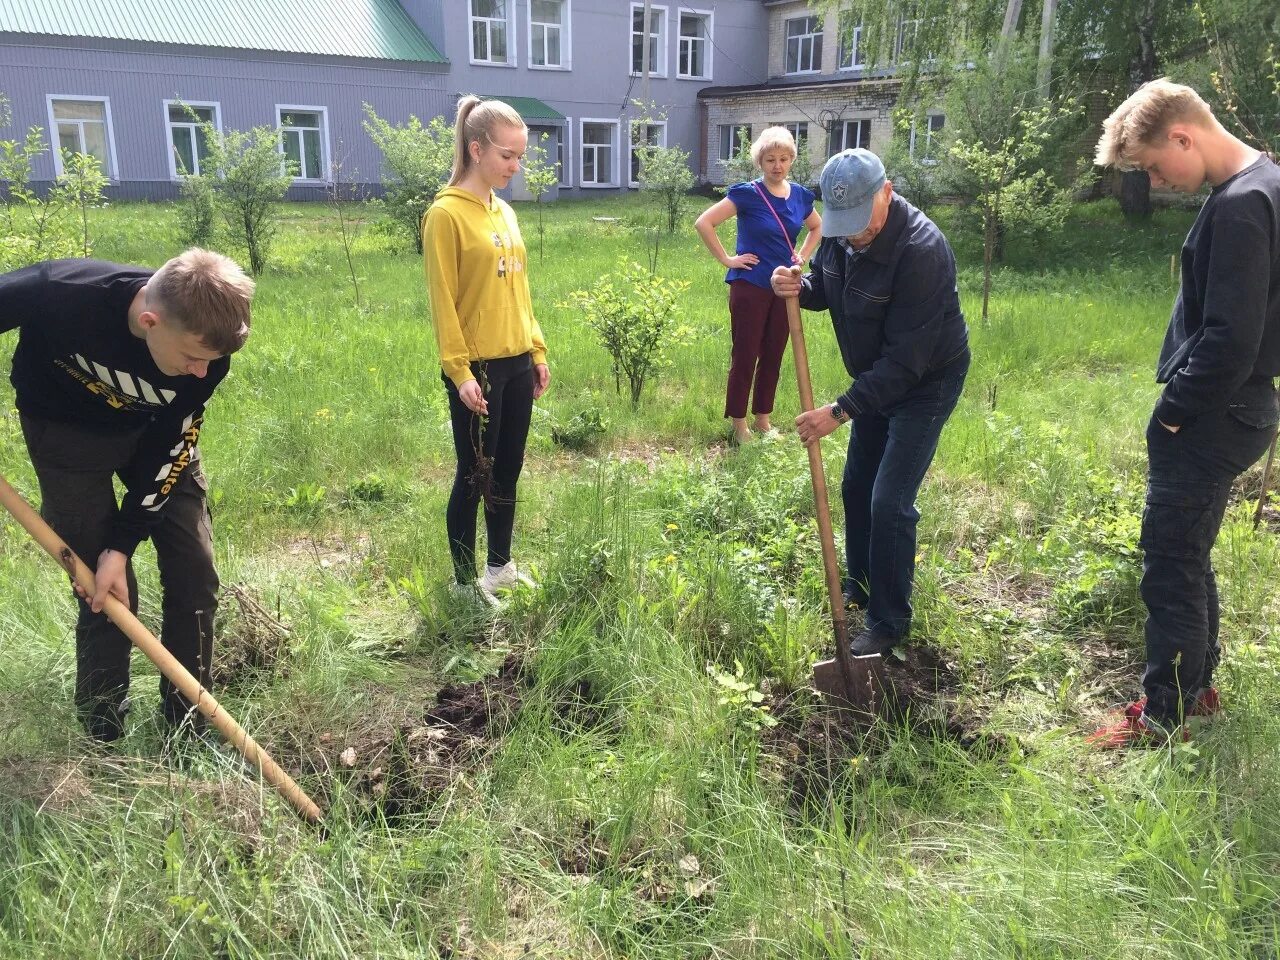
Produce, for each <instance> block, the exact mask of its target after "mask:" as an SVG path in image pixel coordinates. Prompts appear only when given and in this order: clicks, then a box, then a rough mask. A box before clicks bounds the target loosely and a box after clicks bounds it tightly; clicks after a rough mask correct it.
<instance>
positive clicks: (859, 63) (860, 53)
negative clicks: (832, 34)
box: [836, 9, 867, 70]
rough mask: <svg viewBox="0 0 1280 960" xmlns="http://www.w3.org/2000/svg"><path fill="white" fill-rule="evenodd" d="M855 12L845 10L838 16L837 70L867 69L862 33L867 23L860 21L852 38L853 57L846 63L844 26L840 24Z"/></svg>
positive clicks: (854, 29) (851, 49) (851, 51)
mask: <svg viewBox="0 0 1280 960" xmlns="http://www.w3.org/2000/svg"><path fill="white" fill-rule="evenodd" d="M853 14H854V11H852V10H849V9H845V10H841V11H840V12H839V14H838V15H837V16H836V69H837V70H865V69H866V68H867V55H866V51H865V50H863V48H862V33H863V28H864V27H865V26H866V24H865V23H863V22H862V21H859V22H858V24H857V25H856V26H855V27H854V28H853V36H852V37H851V38H850V40H849V42H850V50H849V51H848V52H849V53H850V54H851V56H850V58H849V62H848V63H845V62H844V54H845V52H846V51H845V48H844V25H843V24H841V23H840V21H841V20H843V19H844V18H845V17H851V16H853Z"/></svg>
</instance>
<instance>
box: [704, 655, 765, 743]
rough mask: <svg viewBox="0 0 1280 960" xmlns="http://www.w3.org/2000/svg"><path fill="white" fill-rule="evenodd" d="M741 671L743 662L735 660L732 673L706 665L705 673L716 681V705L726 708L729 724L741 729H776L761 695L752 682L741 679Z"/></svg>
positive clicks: (753, 730)
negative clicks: (718, 694) (717, 693)
mask: <svg viewBox="0 0 1280 960" xmlns="http://www.w3.org/2000/svg"><path fill="white" fill-rule="evenodd" d="M743 671H744V667H743V666H742V662H741V661H737V660H735V661H734V664H733V673H728V672H726V671H724V670H720V669H718V668H717V667H715V666H714V665H713V664H708V665H707V673H708V674H709V675H710V676H711V679H712V680H714V681H715V682H716V688H717V689H718V690H719V693H720V696H719V697H718V698H717V700H716V703H718V704H719V705H720V706H722V707H724V708H725V711H726V713H727V714H728V716H729V721H730V723H732V724H733V725H734V726H737V727H740V728H742V729H743V730H748V731H750V732H752V733H759V732H760V731H761V730H762V729H764V728H766V727H775V726H777V725H778V719H777V718H776V717H775V716H774V715H773V714H771V713H770V712H769V705H768V704H766V703H765V702H764V699H765V698H764V694H763V693H761V692H760V689H759V688H758V687H757V686H756V685H755V684H754V683H752V682H751V681H749V680H745V679H743Z"/></svg>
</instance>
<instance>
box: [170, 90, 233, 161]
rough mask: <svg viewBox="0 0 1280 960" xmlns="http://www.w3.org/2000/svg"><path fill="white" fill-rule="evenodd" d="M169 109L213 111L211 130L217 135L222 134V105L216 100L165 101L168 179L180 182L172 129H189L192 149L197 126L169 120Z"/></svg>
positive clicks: (191, 122) (183, 121)
mask: <svg viewBox="0 0 1280 960" xmlns="http://www.w3.org/2000/svg"><path fill="white" fill-rule="evenodd" d="M170 107H204V108H212V109H213V129H214V130H216V131H217V132H218V133H222V104H221V103H219V102H218V101H217V100H165V101H164V133H165V148H166V149H165V152H166V153H167V154H168V155H169V179H170V180H181V179H182V176H181V175H180V174H179V173H178V157H177V152H176V151H175V150H174V149H173V128H174V127H175V126H178V127H189V128H191V142H192V146H193V149H194V145H195V136H196V131H195V128H196V126H197V124H196V123H195V122H194V121H187V120H181V121H175V120H171V119H170V118H169V108H170ZM195 156H196V165H197V166H198V165H199V163H200V159H199V153H198V152H197V153H196V154H195ZM208 172H209V171H207V170H198V171H196V173H197V174H204V173H208Z"/></svg>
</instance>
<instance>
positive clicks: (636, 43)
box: [631, 3, 667, 77]
mask: <svg viewBox="0 0 1280 960" xmlns="http://www.w3.org/2000/svg"><path fill="white" fill-rule="evenodd" d="M666 26H667V8H666V7H660V6H658V5H656V4H650V5H649V76H651V77H665V76H666V75H667V45H666V43H664V42H663V37H665V36H666V33H667V30H666ZM643 67H644V4H643V3H633V4H631V72H632V73H634V74H637V75H638V74H639V73H640V71H641V69H642V68H643Z"/></svg>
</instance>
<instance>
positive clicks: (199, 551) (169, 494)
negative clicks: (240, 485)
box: [0, 249, 253, 741]
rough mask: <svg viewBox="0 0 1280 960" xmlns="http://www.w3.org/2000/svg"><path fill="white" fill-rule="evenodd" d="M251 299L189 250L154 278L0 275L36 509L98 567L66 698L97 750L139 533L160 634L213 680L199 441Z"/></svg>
mask: <svg viewBox="0 0 1280 960" xmlns="http://www.w3.org/2000/svg"><path fill="white" fill-rule="evenodd" d="M252 297H253V281H252V280H250V279H249V278H248V277H246V276H245V275H244V273H242V272H241V270H240V268H239V267H238V266H236V264H235V263H234V262H232V261H231V260H229V259H228V258H226V257H224V256H222V255H221V254H217V253H210V252H209V251H207V250H199V249H192V250H188V251H186V252H185V253H183V254H181V255H180V256H177V257H174V258H173V259H172V260H170V261H169V262H168V263H166V264H164V266H162V267H161V268H160V269H159V270H155V271H152V270H149V269H146V268H143V267H126V266H120V265H118V264H114V263H105V262H103V261H99V260H53V261H49V262H47V263H38V264H35V265H34V266H30V267H26V268H24V269H21V270H16V271H14V272H13V273H9V274H5V275H4V276H0V332H4V331H7V330H13V329H17V331H18V345H17V349H16V350H15V351H14V354H13V369H12V373H11V375H10V379H11V380H12V381H13V386H14V391H15V395H16V396H15V399H16V403H17V408H18V413H19V415H20V418H21V423H22V432H23V436H24V437H25V439H26V443H27V450H28V452H29V453H30V456H31V464H32V466H33V467H34V468H35V472H36V477H37V479H38V480H39V483H40V497H41V513H42V514H43V515H44V518H45V520H47V521H48V522H49V525H50V526H51V527H53V529H54V531H55V532H56V533H57V534H58V535H59V536H60V537H62V538H63V539H64V540H65V541H66V542H67V544H68V545H69V546H70V547H71V549H72V550H74V551H75V552H76V554H77V555H78V556H79V557H80V558H81V559H82V560H84V561H85V562H86V563H88V564H89V565H90V566H96V568H97V573H96V581H97V592H96V593H95V594H94V595H93V596H92V597H87V598H84V599H82V600H80V601H79V607H80V615H79V620H78V622H77V624H76V692H75V698H76V705H77V707H78V709H79V712H80V717H81V721H82V722H83V723H84V725H85V728H86V730H87V731H88V732H89V734H90V735H91V736H93V737H95V738H96V739H98V740H102V741H110V740H115V739H116V738H118V737H119V736H121V734H122V733H123V732H124V720H125V715H126V714H127V712H128V703H129V701H128V690H129V653H130V649H131V648H130V644H129V640H128V639H127V638H126V637H125V635H124V634H123V633H121V632H120V630H119V628H117V627H116V626H115V625H114V624H112V623H111V622H110V621H108V620H107V618H106V616H105V615H104V614H103V613H102V612H101V611H102V605H103V603H104V601H105V600H106V598H107V595H108V594H109V593H110V594H114V595H115V596H116V597H118V598H119V599H120V600H121V601H122V602H124V603H126V604H128V605H129V607H130V608H131V609H133V610H135V611H136V610H137V606H138V596H137V593H138V591H137V584H136V581H135V580H134V577H133V570H132V565H131V563H130V559H131V557H132V555H133V552H134V550H135V549H136V548H137V546H138V544H139V543H141V542H142V541H143V540H145V539H147V538H148V537H149V538H150V539H151V541H152V543H154V544H155V548H156V561H157V564H158V566H159V570H160V585H161V590H162V593H163V600H162V609H163V620H162V627H161V639H162V641H163V642H164V645H165V647H167V648H168V650H169V652H170V653H172V654H173V655H174V656H175V657H176V658H177V659H178V661H179V662H181V663H182V665H183V666H185V667H186V668H187V669H188V670H190V671H191V673H192V674H193V675H194V676H195V677H196V678H197V679H199V681H200V682H201V683H202V684H203V685H204V686H206V687H208V686H209V683H210V664H211V659H212V654H213V615H214V610H215V608H216V607H217V602H218V575H217V573H216V572H215V571H214V567H213V542H212V528H211V525H210V519H209V511H208V508H207V506H206V504H205V488H206V481H205V478H204V474H203V473H202V472H201V469H200V460H199V450H198V448H197V446H196V441H197V439H198V438H199V436H200V427H201V424H202V422H203V420H204V406H205V403H206V401H208V399H209V397H210V395H211V394H212V393H213V391H214V388H215V387H217V385H218V384H219V383H220V382H221V381H222V379H223V377H225V376H226V375H227V371H228V369H229V368H230V360H229V359H228V356H229V355H230V354H232V353H234V352H235V351H237V350H239V349H240V348H241V347H242V346H244V342H245V340H246V339H247V338H248V336H249V304H250V300H251V299H252ZM117 476H118V477H119V478H120V479H121V481H123V483H124V486H125V491H126V492H125V495H124V499H123V500H122V501H121V502H120V503H119V504H117V502H116V495H115V489H114V486H113V480H114V478H115V477H117ZM160 693H161V698H162V700H161V706H160V711H161V714H162V716H163V719H164V720H165V721H167V723H168V724H169V725H170V727H171V728H176V727H178V726H179V725H180V724H182V723H183V722H184V720H186V721H187V722H189V723H190V725H191V726H192V727H193V728H195V729H200V728H201V727H202V726H203V718H202V717H201V716H200V715H199V714H198V713H196V712H195V711H194V710H193V709H192V705H191V704H190V703H189V702H188V701H187V700H186V699H185V698H184V697H183V696H182V695H181V694H180V693H179V692H178V690H177V688H175V687H173V686H172V685H171V684H170V683H169V682H168V681H167V680H163V679H162V680H161V682H160Z"/></svg>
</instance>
